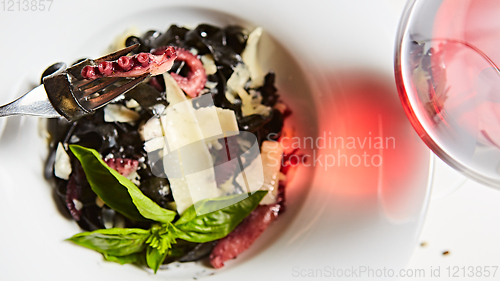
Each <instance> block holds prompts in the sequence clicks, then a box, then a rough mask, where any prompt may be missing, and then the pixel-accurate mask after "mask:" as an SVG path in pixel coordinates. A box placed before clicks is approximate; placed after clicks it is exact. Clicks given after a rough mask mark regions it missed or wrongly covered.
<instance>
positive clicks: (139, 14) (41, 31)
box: [0, 0, 430, 281]
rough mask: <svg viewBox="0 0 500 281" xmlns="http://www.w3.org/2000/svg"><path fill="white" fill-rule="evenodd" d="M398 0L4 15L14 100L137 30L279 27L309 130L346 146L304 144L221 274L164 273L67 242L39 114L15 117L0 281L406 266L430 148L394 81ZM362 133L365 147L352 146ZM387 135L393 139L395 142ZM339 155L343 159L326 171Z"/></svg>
mask: <svg viewBox="0 0 500 281" xmlns="http://www.w3.org/2000/svg"><path fill="white" fill-rule="evenodd" d="M125 3H128V4H125ZM391 3H392V1H388V0H387V1H384V0H378V1H372V0H356V1H340V0H338V1H315V2H314V3H308V4H307V5H305V4H304V2H301V1H272V2H271V1H263V0H259V1H247V2H238V3H236V2H235V1H211V2H210V3H208V1H194V0H188V1H183V2H182V4H181V3H178V2H176V3H174V2H172V1H166V2H165V1H141V2H137V1H120V2H118V1H116V2H111V1H109V2H108V1H106V2H105V3H104V1H95V0H93V1H81V2H78V3H69V1H65V2H63V1H54V2H53V4H52V7H51V10H50V11H30V12H22V11H21V12H8V11H5V12H4V11H0V13H1V17H0V26H2V29H0V38H2V44H1V45H0V54H2V63H1V68H0V90H1V93H3V95H1V96H0V102H2V103H4V102H6V101H9V100H10V99H12V98H13V97H15V96H19V95H20V94H22V92H23V91H25V90H27V89H28V88H29V84H30V83H31V84H32V83H37V80H38V79H39V76H40V74H41V72H43V70H44V69H45V68H46V67H47V66H48V65H49V64H51V63H53V62H56V61H66V62H68V63H70V62H72V61H74V60H75V59H78V58H80V57H84V56H89V57H96V56H98V55H100V54H101V53H102V52H104V51H105V49H106V47H107V46H108V44H109V43H110V42H111V41H112V40H113V38H114V37H115V36H116V35H118V34H119V33H121V32H123V31H124V30H125V29H127V28H129V27H130V26H137V27H138V28H139V30H141V31H146V30H148V29H159V30H166V29H167V28H168V26H169V25H170V24H171V23H179V24H185V25H190V26H194V25H196V24H198V23H200V22H209V23H215V24H219V25H223V24H230V23H238V24H244V25H246V26H248V27H253V26H262V27H263V28H264V30H265V31H266V37H265V39H264V42H262V46H261V47H263V50H266V51H265V52H262V61H263V62H264V63H265V66H266V67H267V68H268V69H273V70H274V71H275V72H276V73H277V77H278V81H277V83H278V87H279V89H280V93H281V95H282V97H283V98H284V99H285V100H286V101H287V102H289V103H290V105H291V106H292V109H293V122H294V124H295V127H296V133H297V136H299V137H300V139H301V140H302V141H304V140H305V139H304V138H306V137H315V138H316V139H317V137H323V138H324V137H325V136H326V138H327V139H330V140H331V141H332V145H331V147H326V148H322V146H323V145H322V144H321V141H320V143H318V145H317V146H316V147H314V149H311V147H308V149H305V150H303V154H305V155H310V157H309V160H308V161H307V162H305V165H303V166H301V168H300V169H299V173H298V175H297V176H296V178H295V180H294V182H293V184H291V185H290V186H289V187H288V193H287V211H286V212H285V213H284V214H283V216H282V217H280V219H279V220H278V221H277V222H276V223H275V224H274V225H273V226H272V228H270V229H269V230H268V231H267V232H266V233H265V234H264V235H263V237H261V238H260V239H259V240H258V241H257V242H256V244H255V245H253V246H252V249H251V250H250V251H248V252H246V253H244V254H243V255H241V256H240V257H238V258H237V259H236V260H235V261H231V262H228V263H227V266H226V267H225V268H224V269H222V270H219V271H214V270H211V269H208V268H204V267H202V266H201V265H197V264H188V265H184V266H182V268H176V267H175V266H172V268H171V269H170V270H164V271H161V272H159V273H158V274H157V275H153V274H152V272H150V271H148V270H144V269H140V268H137V267H134V266H129V265H125V266H120V265H117V264H114V263H109V262H105V261H103V259H102V257H101V256H100V255H99V254H97V253H94V252H92V251H90V250H86V249H83V248H81V247H77V246H75V245H72V244H71V243H69V242H65V241H64V239H65V238H67V237H70V236H71V235H73V234H75V233H76V232H78V231H79V229H78V227H77V226H76V224H75V223H74V222H71V221H69V220H67V219H65V218H64V217H62V216H61V215H60V214H59V213H58V210H57V208H56V207H55V204H54V201H53V198H52V192H51V188H50V186H49V185H48V184H47V183H45V182H44V180H43V179H42V164H43V163H42V160H43V157H44V153H45V151H44V144H43V142H42V141H41V140H40V138H39V137H38V136H37V120H36V119H35V118H31V117H22V118H21V117H15V118H10V119H8V121H7V122H5V119H2V120H0V132H1V131H2V129H3V127H4V126H5V129H4V130H3V134H2V136H1V138H0V155H2V157H1V160H0V186H1V188H0V225H1V229H2V230H1V232H0V263H1V264H2V270H1V271H0V280H34V279H35V278H37V279H38V280H75V281H76V280H118V279H119V280H138V279H140V280H166V279H168V277H171V276H174V277H176V278H175V279H187V280H192V278H193V277H197V278H198V277H205V279H206V280H235V279H236V278H238V280H256V278H260V279H264V280H271V278H273V279H277V278H278V279H277V280H282V279H284V280H288V279H292V278H293V279H294V280H295V279H297V280H299V279H314V278H312V277H320V274H323V276H324V277H328V274H330V273H331V272H332V269H333V268H335V269H336V270H340V271H342V272H344V273H346V272H348V271H349V269H356V268H357V269H361V268H363V267H364V268H366V269H375V270H376V269H383V268H384V267H385V268H387V269H393V270H399V269H401V268H403V267H404V266H405V265H406V263H407V261H408V259H409V257H410V255H411V253H412V250H413V248H414V246H415V244H416V239H417V236H418V234H419V231H420V228H421V225H422V222H423V219H424V213H425V209H426V206H427V202H428V194H429V187H428V186H429V185H428V178H429V176H430V175H429V170H430V167H429V163H430V161H429V155H430V153H429V151H428V149H427V148H426V147H425V146H424V145H423V144H422V143H421V142H420V139H419V138H418V137H417V136H416V135H415V133H414V132H413V129H412V128H411V126H410V124H409V122H408V121H407V119H406V117H405V115H404V112H403V110H402V107H401V105H400V103H399V100H398V97H397V92H396V88H395V86H394V82H393V76H392V51H393V41H394V36H395V30H396V26H397V21H398V18H399V14H398V13H399V12H400V10H399V8H397V7H396V6H393V5H392V4H391ZM2 8H3V7H1V6H0V9H2ZM5 123H6V124H5ZM325 134H326V135H325ZM350 137H352V138H354V140H355V141H358V140H359V141H361V143H359V142H358V143H357V144H356V148H352V147H350V146H349V145H348V143H350V142H351V141H352V139H350ZM377 137H382V138H383V139H384V144H383V145H382V146H381V147H377V146H376V142H378V139H376V138H377ZM365 138H366V139H365ZM342 140H343V141H344V147H342V145H341V141H342ZM364 140H366V142H365V143H364V145H365V146H364V147H361V145H362V144H363V141H364ZM385 140H387V143H386V142H385ZM370 141H371V146H370ZM334 143H337V147H333V146H334ZM314 153H316V155H314ZM342 155H345V158H344V156H342ZM365 155H367V156H365ZM379 156H380V157H379ZM314 158H316V159H320V161H321V163H319V162H314ZM326 158H328V159H329V161H332V159H333V158H335V159H336V160H337V163H335V164H334V167H326V164H325V159H326ZM358 158H359V160H361V163H360V164H359V165H358V164H357V162H358ZM339 159H340V160H341V161H342V162H341V163H340V165H339V164H338V163H339V162H338V160H339ZM344 159H347V160H348V162H349V163H347V165H345V160H344ZM365 159H366V161H368V162H365V163H363V160H365ZM351 160H352V161H354V162H350V161H351ZM380 160H381V162H380ZM329 163H331V162H329ZM366 163H368V164H367V165H366ZM312 164H316V165H315V167H306V166H307V165H312ZM184 267H187V268H184ZM337 273H338V272H337ZM310 274H312V275H313V276H310ZM361 277H363V276H362V275H361ZM361 277H360V278H359V279H364V278H361ZM364 277H369V276H364ZM111 278H112V279H111ZM205 279H204V280H205ZM357 279H358V278H352V280H357ZM369 279H370V280H373V278H369ZM169 280H171V279H169Z"/></svg>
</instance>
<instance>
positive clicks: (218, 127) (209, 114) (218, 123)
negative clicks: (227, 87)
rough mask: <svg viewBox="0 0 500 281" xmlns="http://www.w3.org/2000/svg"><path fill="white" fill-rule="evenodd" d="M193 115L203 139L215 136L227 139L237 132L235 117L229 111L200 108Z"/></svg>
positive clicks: (218, 108) (211, 107) (213, 107)
mask: <svg viewBox="0 0 500 281" xmlns="http://www.w3.org/2000/svg"><path fill="white" fill-rule="evenodd" d="M194 114H195V116H196V119H197V120H198V124H199V126H200V129H201V131H202V134H203V137H204V138H205V139H209V138H212V137H216V136H218V138H222V137H228V136H232V135H235V134H237V132H238V131H239V129H238V121H236V115H235V114H234V111H232V110H230V109H224V108H220V107H215V106H210V107H200V108H198V109H197V110H196V111H195V112H194ZM235 132H236V133H235Z"/></svg>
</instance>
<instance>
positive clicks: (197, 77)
mask: <svg viewBox="0 0 500 281" xmlns="http://www.w3.org/2000/svg"><path fill="white" fill-rule="evenodd" d="M175 50H176V51H177V60H181V61H184V62H185V63H186V65H187V66H188V67H189V69H190V71H189V74H188V76H187V77H184V76H181V75H179V74H177V73H171V75H172V78H174V80H175V81H176V82H177V84H179V87H181V89H182V90H183V91H184V92H185V93H186V94H187V95H188V96H190V97H192V98H195V97H197V96H199V95H200V92H201V90H203V88H205V83H207V74H206V72H205V68H204V67H203V63H202V62H201V61H200V60H199V59H198V57H196V56H195V55H193V54H192V53H191V52H189V51H187V50H184V49H182V48H176V49H175Z"/></svg>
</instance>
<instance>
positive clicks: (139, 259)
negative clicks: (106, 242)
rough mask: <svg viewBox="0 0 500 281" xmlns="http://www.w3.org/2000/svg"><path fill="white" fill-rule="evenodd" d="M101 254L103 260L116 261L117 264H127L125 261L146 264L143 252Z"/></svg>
mask: <svg viewBox="0 0 500 281" xmlns="http://www.w3.org/2000/svg"><path fill="white" fill-rule="evenodd" d="M103 255H104V259H105V260H107V261H112V262H116V263H119V264H127V263H133V264H146V261H145V258H144V253H143V252H139V253H134V254H130V255H126V256H110V255H108V254H103Z"/></svg>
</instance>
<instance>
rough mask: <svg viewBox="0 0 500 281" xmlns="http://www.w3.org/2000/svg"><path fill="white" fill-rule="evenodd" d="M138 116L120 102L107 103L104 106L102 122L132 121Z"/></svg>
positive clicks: (138, 116)
mask: <svg viewBox="0 0 500 281" xmlns="http://www.w3.org/2000/svg"><path fill="white" fill-rule="evenodd" d="M140 117H141V116H140V115H139V113H137V112H135V111H133V110H130V109H128V108H126V107H125V106H123V105H120V104H108V105H107V106H106V107H104V122H122V123H133V122H135V121H137V120H139V118H140Z"/></svg>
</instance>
